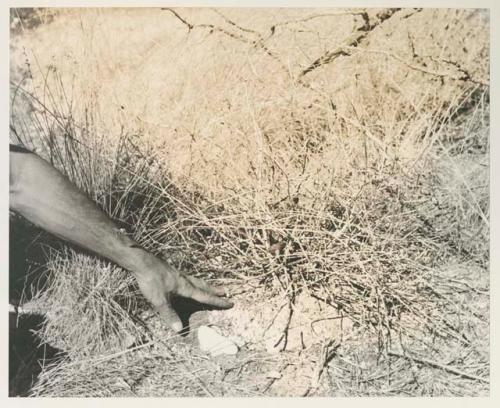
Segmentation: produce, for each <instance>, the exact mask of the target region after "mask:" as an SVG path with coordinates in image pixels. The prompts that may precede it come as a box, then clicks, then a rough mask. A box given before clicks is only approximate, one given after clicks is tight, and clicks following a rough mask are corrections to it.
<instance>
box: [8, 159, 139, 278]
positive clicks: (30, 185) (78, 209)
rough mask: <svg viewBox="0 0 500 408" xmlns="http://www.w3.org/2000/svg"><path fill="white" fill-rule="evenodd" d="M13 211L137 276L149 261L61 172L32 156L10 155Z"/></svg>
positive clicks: (11, 206) (11, 204) (11, 205)
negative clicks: (144, 260) (142, 262)
mask: <svg viewBox="0 0 500 408" xmlns="http://www.w3.org/2000/svg"><path fill="white" fill-rule="evenodd" d="M10 160H11V185H10V208H11V209H12V210H14V211H16V212H18V213H19V214H21V215H22V216H24V217H25V218H27V219H28V220H29V221H31V222H33V223H34V224H37V225H39V226H40V227H42V228H43V229H45V230H46V231H49V232H50V233H53V234H55V235H57V236H59V237H61V238H63V239H65V240H67V241H70V242H72V243H74V244H77V245H79V246H81V247H83V248H86V249H89V250H91V251H93V252H95V253H97V254H99V255H101V256H103V257H105V258H108V259H110V260H112V261H113V262H115V263H117V264H118V265H121V266H123V267H124V268H127V269H129V270H132V271H134V272H137V270H138V269H141V268H139V267H138V261H139V259H142V258H144V257H145V258H146V259H147V258H149V256H148V255H149V254H147V253H146V252H145V251H144V250H142V249H141V248H139V247H138V246H137V244H136V243H135V242H134V241H133V240H132V239H130V238H129V237H127V236H126V235H124V234H121V233H120V232H119V231H118V229H117V227H116V225H115V224H114V223H113V222H112V221H111V220H110V219H109V218H108V217H107V216H106V214H105V213H104V212H103V211H101V210H100V209H99V208H98V207H97V205H96V204H94V203H93V202H92V201H91V200H90V199H89V198H88V197H87V196H86V195H85V194H83V193H81V192H80V191H79V190H78V189H77V188H76V187H75V186H73V184H71V183H70V182H69V180H68V179H66V177H64V176H63V175H62V174H61V173H60V172H59V171H57V170H56V169H55V168H53V167H52V166H50V165H49V164H48V163H47V162H45V161H44V160H42V159H41V158H39V157H37V156H35V155H34V154H29V153H11V154H10Z"/></svg>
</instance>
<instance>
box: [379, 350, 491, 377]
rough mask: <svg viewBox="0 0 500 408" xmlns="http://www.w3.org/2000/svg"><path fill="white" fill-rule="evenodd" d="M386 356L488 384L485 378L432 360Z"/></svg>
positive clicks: (393, 354)
mask: <svg viewBox="0 0 500 408" xmlns="http://www.w3.org/2000/svg"><path fill="white" fill-rule="evenodd" d="M387 354H388V355H390V356H393V357H400V358H404V359H406V360H412V361H415V362H417V363H419V364H425V365H428V366H431V367H434V368H439V369H440V370H444V371H447V372H449V373H452V374H455V375H458V376H459V377H463V378H468V379H470V380H476V381H480V382H483V383H486V384H489V380H488V379H486V378H483V377H478V376H477V375H473V374H468V373H464V372H463V371H460V370H457V369H456V368H452V367H449V366H447V365H444V364H440V363H437V362H435V361H432V360H427V359H425V358H421V357H413V356H409V355H408V354H400V353H396V352H393V351H390V352H389V353H387Z"/></svg>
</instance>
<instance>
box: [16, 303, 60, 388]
mask: <svg viewBox="0 0 500 408" xmlns="http://www.w3.org/2000/svg"><path fill="white" fill-rule="evenodd" d="M42 323H43V316H40V315H29V314H26V315H18V314H16V313H13V312H12V313H9V397H26V396H28V395H29V392H30V389H31V387H32V386H33V384H35V383H36V380H37V379H38V376H39V374H40V373H41V372H42V368H43V367H44V366H45V365H47V364H49V363H51V362H52V361H54V360H55V359H58V358H60V357H62V356H63V353H62V352H61V351H60V350H58V349H56V348H54V347H51V346H49V345H48V344H40V338H39V337H37V336H36V334H35V333H34V332H36V330H38V329H39V328H40V326H41V324H42Z"/></svg>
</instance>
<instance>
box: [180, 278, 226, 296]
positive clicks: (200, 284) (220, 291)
mask: <svg viewBox="0 0 500 408" xmlns="http://www.w3.org/2000/svg"><path fill="white" fill-rule="evenodd" d="M185 277H186V279H187V280H189V282H191V283H192V284H193V286H195V287H197V288H198V289H202V290H205V291H207V292H208V293H210V294H212V295H216V296H226V290H225V289H224V288H222V287H219V288H218V287H215V286H212V285H209V284H208V283H206V282H205V281H203V280H201V279H198V278H195V277H194V276H185Z"/></svg>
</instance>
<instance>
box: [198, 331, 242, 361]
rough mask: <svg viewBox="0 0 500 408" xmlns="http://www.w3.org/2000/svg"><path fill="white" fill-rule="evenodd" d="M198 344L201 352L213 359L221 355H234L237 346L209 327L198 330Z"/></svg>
mask: <svg viewBox="0 0 500 408" xmlns="http://www.w3.org/2000/svg"><path fill="white" fill-rule="evenodd" d="M198 344H199V345H200V349H201V350H203V351H206V352H208V353H210V354H211V355H212V356H214V357H215V356H219V355H221V354H231V355H234V354H236V353H237V352H238V346H237V345H236V343H235V342H234V341H232V340H231V339H229V338H227V337H224V336H223V335H221V334H220V333H219V332H218V331H217V330H215V329H214V328H212V327H209V326H201V327H199V328H198Z"/></svg>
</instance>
